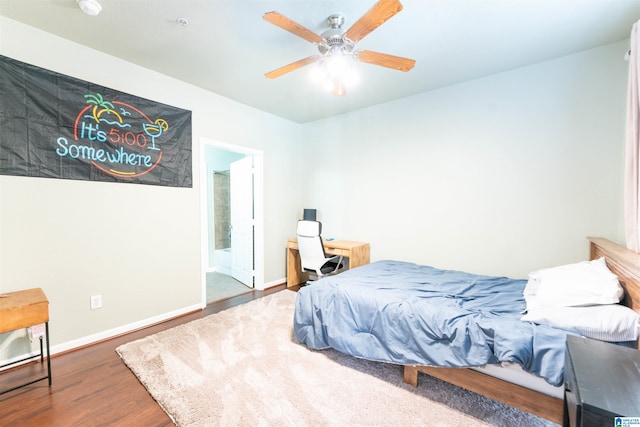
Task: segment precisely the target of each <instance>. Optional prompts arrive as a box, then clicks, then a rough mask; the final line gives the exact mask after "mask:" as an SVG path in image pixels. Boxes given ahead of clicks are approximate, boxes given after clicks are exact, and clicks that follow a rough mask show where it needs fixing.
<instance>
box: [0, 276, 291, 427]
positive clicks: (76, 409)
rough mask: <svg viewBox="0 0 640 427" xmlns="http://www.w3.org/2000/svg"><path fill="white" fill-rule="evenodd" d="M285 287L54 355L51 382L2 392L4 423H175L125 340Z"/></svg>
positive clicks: (37, 367)
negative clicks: (135, 368) (131, 360)
mask: <svg viewBox="0 0 640 427" xmlns="http://www.w3.org/2000/svg"><path fill="white" fill-rule="evenodd" d="M283 290H285V291H286V292H288V291H287V290H286V288H285V285H280V286H276V287H273V288H270V289H267V290H266V291H253V292H250V293H246V294H243V295H239V296H237V297H233V298H229V299H226V300H224V301H220V302H215V303H212V304H210V305H208V306H207V308H206V309H204V310H202V311H198V312H196V313H192V314H188V315H185V316H181V317H179V318H176V319H173V320H169V321H167V322H163V323H160V324H157V325H154V326H150V327H148V328H144V329H141V330H138V331H135V332H131V333H128V334H125V335H122V336H119V337H116V338H112V339H109V340H106V341H102V342H100V343H97V344H93V345H90V346H87V347H84V348H81V349H78V350H73V351H70V352H67V353H64V354H60V355H56V356H54V357H52V358H51V372H52V378H53V383H52V386H51V387H49V386H48V385H47V381H46V380H45V381H40V382H38V383H35V384H32V385H30V386H26V387H23V388H20V389H18V390H14V391H12V392H9V393H5V394H2V395H0V425H1V426H61V427H62V426H64V427H69V426H92V427H93V426H145V427H147V426H172V425H173V423H172V422H171V419H170V418H169V417H168V416H167V414H165V412H164V411H163V410H162V409H161V408H160V406H159V405H158V404H157V403H156V402H155V400H153V399H152V398H151V396H150V395H149V394H148V393H147V390H146V389H145V388H144V387H143V386H142V385H141V384H140V382H138V379H137V378H136V377H135V376H134V375H133V374H132V373H131V371H130V370H129V368H127V367H126V365H125V364H124V363H122V361H121V360H120V357H119V356H118V354H117V353H116V352H115V349H116V347H118V346H119V345H121V344H124V343H127V342H129V341H133V340H136V339H139V338H143V337H145V336H147V335H151V334H154V333H156V332H159V331H162V330H165V329H169V328H171V327H174V326H177V325H180V324H183V323H186V322H189V321H192V320H196V319H199V318H201V317H204V316H207V315H209V314H212V313H217V312H219V311H221V310H224V309H226V308H229V307H233V306H236V305H240V304H243V303H246V302H249V301H251V300H253V299H256V298H260V297H263V296H265V295H269V294H271V293H274V292H278V291H283ZM296 290H297V289H296ZM45 366H46V363H45V364H40V363H39V362H35V363H30V364H29V365H27V366H22V367H20V368H17V369H13V370H10V371H7V372H2V373H0V390H6V389H7V388H10V387H12V386H13V385H16V384H20V383H22V382H26V381H27V379H26V378H27V377H29V376H31V377H29V378H37V375H46V367H45Z"/></svg>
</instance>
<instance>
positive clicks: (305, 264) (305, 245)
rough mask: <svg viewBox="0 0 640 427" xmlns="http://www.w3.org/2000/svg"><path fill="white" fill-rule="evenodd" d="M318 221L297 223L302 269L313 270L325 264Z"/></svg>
mask: <svg viewBox="0 0 640 427" xmlns="http://www.w3.org/2000/svg"><path fill="white" fill-rule="evenodd" d="M321 230H322V224H320V222H319V221H305V220H301V221H298V231H297V235H298V251H299V252H300V263H301V264H302V268H303V269H304V268H310V269H312V270H315V269H317V268H320V266H322V264H324V263H325V262H326V256H325V252H324V245H323V244H322V237H321V236H320V232H321Z"/></svg>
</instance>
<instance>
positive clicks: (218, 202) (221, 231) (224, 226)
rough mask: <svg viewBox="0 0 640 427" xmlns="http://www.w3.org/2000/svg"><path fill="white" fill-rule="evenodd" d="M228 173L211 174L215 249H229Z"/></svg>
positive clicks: (217, 172)
mask: <svg viewBox="0 0 640 427" xmlns="http://www.w3.org/2000/svg"><path fill="white" fill-rule="evenodd" d="M229 184H230V177H229V171H216V172H214V174H213V223H214V224H215V230H214V239H215V240H214V243H215V249H224V248H230V247H231V208H230V193H231V192H230V190H229Z"/></svg>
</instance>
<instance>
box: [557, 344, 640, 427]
mask: <svg viewBox="0 0 640 427" xmlns="http://www.w3.org/2000/svg"><path fill="white" fill-rule="evenodd" d="M564 387H565V392H564V426H571V427H595V426H607V427H610V426H613V425H615V424H614V418H615V417H618V416H620V417H640V351H638V350H636V349H633V348H628V347H623V346H620V345H616V344H610V343H605V342H602V341H596V340H592V339H589V338H583V337H576V336H571V335H570V336H567V344H566V354H565V365H564Z"/></svg>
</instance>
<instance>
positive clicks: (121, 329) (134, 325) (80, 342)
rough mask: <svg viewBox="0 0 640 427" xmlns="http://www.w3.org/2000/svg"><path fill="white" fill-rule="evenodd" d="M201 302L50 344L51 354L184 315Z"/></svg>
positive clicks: (198, 308) (200, 307)
mask: <svg viewBox="0 0 640 427" xmlns="http://www.w3.org/2000/svg"><path fill="white" fill-rule="evenodd" d="M202 309H203V307H202V304H194V305H191V306H188V307H184V308H181V309H178V310H174V311H170V312H168V313H164V314H160V315H158V316H154V317H149V318H147V319H143V320H140V321H138V322H133V323H129V324H127V325H123V326H119V327H117V328H113V329H108V330H106V331H102V332H98V333H97V334H93V335H88V336H86V337H82V338H78V339H75V340H72V341H67V342H64V343H61V344H56V345H53V346H51V355H52V356H53V355H55V354H58V353H65V352H68V351H71V350H75V349H78V348H80V347H86V346H88V345H91V344H95V343H97V342H100V341H105V340H108V339H110V338H115V337H117V336H119V335H123V334H126V333H129V332H133V331H136V330H138V329H142V328H146V327H148V326H152V325H155V324H157V323H161V322H165V321H167V320H170V319H174V318H176V317H180V316H184V315H185V314H189V313H192V312H194V311H198V310H202Z"/></svg>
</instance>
